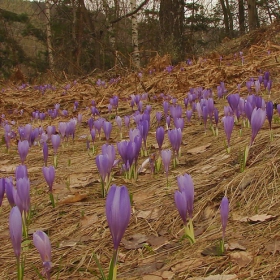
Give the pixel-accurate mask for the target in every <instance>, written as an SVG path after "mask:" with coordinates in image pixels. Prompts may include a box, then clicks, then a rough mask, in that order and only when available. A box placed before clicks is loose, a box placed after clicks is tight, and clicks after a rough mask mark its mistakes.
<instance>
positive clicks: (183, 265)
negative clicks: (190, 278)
mask: <svg viewBox="0 0 280 280" xmlns="http://www.w3.org/2000/svg"><path fill="white" fill-rule="evenodd" d="M202 264H203V262H202V261H201V260H199V259H190V260H187V261H184V262H180V263H178V264H176V265H174V266H172V267H171V270H172V271H173V272H175V273H179V272H183V271H186V270H189V268H191V269H192V270H194V269H196V268H197V267H199V266H201V265H202Z"/></svg>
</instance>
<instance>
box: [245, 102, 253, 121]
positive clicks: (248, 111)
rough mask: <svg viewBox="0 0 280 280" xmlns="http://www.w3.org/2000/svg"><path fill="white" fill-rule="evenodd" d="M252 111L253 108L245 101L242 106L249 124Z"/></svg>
mask: <svg viewBox="0 0 280 280" xmlns="http://www.w3.org/2000/svg"><path fill="white" fill-rule="evenodd" d="M253 109H254V108H253V106H252V103H251V102H249V101H248V100H247V101H246V102H245V105H244V112H245V115H246V117H247V119H248V120H249V122H250V123H251V116H252V112H253Z"/></svg>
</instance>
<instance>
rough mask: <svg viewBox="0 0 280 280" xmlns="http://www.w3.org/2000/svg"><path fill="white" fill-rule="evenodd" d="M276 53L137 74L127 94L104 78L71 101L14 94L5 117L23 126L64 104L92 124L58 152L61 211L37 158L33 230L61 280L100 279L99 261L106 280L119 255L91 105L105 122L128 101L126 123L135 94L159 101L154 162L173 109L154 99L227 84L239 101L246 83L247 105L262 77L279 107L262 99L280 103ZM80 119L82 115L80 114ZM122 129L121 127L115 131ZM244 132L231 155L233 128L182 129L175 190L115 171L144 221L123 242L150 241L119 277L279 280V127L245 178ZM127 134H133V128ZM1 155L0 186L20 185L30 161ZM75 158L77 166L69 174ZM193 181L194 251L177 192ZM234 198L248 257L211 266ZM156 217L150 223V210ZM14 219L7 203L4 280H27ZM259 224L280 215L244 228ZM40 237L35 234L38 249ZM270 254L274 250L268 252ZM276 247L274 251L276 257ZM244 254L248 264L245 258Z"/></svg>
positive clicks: (154, 178)
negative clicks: (160, 122) (21, 168)
mask: <svg viewBox="0 0 280 280" xmlns="http://www.w3.org/2000/svg"><path fill="white" fill-rule="evenodd" d="M270 51H271V52H272V54H271V55H269V56H268V55H267V49H266V46H265V45H264V46H262V45H258V46H251V49H250V51H248V52H247V53H245V65H244V66H242V65H241V61H239V60H234V59H232V57H233V55H232V54H231V55H228V57H224V59H223V61H222V63H221V65H220V63H219V59H216V58H213V59H207V60H205V61H204V60H199V61H197V62H196V63H194V65H193V66H190V67H186V70H185V71H180V68H179V66H178V67H176V68H175V69H174V70H173V72H172V73H171V74H167V73H166V72H162V71H161V72H156V73H155V74H153V75H152V76H149V75H148V74H145V73H144V76H143V78H142V80H141V81H139V79H138V78H137V76H135V74H133V73H131V74H128V75H127V76H124V77H122V78H121V81H120V82H119V83H118V84H114V85H111V86H108V87H107V88H99V87H96V86H95V80H94V78H93V77H87V78H84V79H83V80H79V81H78V83H77V85H75V86H72V88H71V89H70V90H69V91H68V93H67V94H66V95H62V92H63V85H61V84H60V85H58V88H57V90H56V91H55V92H47V93H46V94H45V95H43V96H42V95H41V94H40V93H38V92H37V91H34V90H33V88H32V87H28V88H27V89H25V90H18V89H16V88H15V87H14V86H11V87H10V88H8V89H6V91H5V92H4V93H3V94H2V98H1V100H0V104H1V108H2V113H5V114H6V117H7V119H8V120H16V121H17V125H24V124H26V123H27V122H29V121H30V116H31V112H32V111H33V110H35V109H36V110H41V111H46V110H47V109H48V108H53V105H54V104H55V103H60V104H61V108H62V109H68V110H69V112H72V107H73V102H74V101H75V100H78V101H79V102H80V105H79V110H78V112H80V113H82V114H83V119H84V122H83V123H82V125H81V126H79V127H78V129H77V133H76V137H75V141H74V142H72V141H70V140H69V142H68V143H67V142H64V143H63V145H62V146H61V147H60V148H59V152H58V168H57V170H56V180H55V186H54V191H55V196H56V197H57V198H58V200H59V201H60V202H61V203H60V204H58V205H57V207H56V208H55V209H53V208H52V207H51V205H50V203H49V199H48V194H47V187H46V183H45V181H44V178H43V176H42V172H41V168H42V165H43V157H42V151H41V147H39V146H32V148H31V149H30V152H29V154H28V156H27V162H26V164H27V167H28V171H29V177H30V181H31V201H32V211H31V223H30V232H33V231H34V230H36V229H44V230H45V231H46V232H47V233H48V235H49V236H50V239H51V242H52V254H53V256H52V261H53V270H52V279H56V278H57V277H58V279H97V278H98V275H99V272H98V268H97V266H96V264H95V262H94V259H93V257H92V252H95V253H96V254H97V255H98V257H99V258H100V262H101V263H102V265H103V267H104V268H105V271H106V272H107V268H108V263H109V261H110V257H111V254H112V242H111V237H110V232H109V229H108V226H107V222H106V217H105V211H104V205H105V199H103V198H101V196H100V184H99V182H98V179H99V174H98V171H97V168H96V165H95V155H92V154H91V153H89V152H88V151H87V150H86V140H85V139H84V138H83V137H82V136H83V135H88V134H89V131H88V127H87V124H86V121H87V119H88V118H89V117H90V112H89V110H88V109H87V108H86V107H87V106H90V102H91V100H92V99H94V100H95V101H96V103H97V106H98V108H99V109H100V110H101V114H102V116H105V117H107V118H109V117H110V116H109V115H108V113H107V104H108V101H109V98H110V97H111V96H112V95H113V94H118V95H119V96H120V99H121V100H120V110H119V112H120V113H119V114H120V115H121V116H124V115H126V114H130V113H131V109H130V108H129V106H128V103H129V102H128V101H127V97H129V96H130V94H133V93H142V92H143V91H144V89H146V90H147V91H148V92H149V96H150V97H151V100H150V101H149V102H147V103H149V104H151V105H152V107H153V112H152V128H151V131H150V133H149V136H148V147H151V152H155V153H156V154H158V150H157V149H156V148H154V147H153V146H154V145H155V144H156V140H155V133H154V131H155V117H154V115H155V114H154V112H156V111H157V110H162V107H161V106H162V102H161V101H160V102H158V101H155V100H153V98H152V97H153V96H154V95H158V94H159V93H161V92H164V93H168V94H171V95H172V96H174V97H176V98H178V100H179V103H181V104H182V101H183V97H185V95H186V92H187V91H188V89H189V88H190V87H197V86H204V87H210V88H212V89H214V92H215V88H216V86H217V84H218V83H219V82H220V81H222V80H224V81H225V82H226V86H227V88H228V92H229V93H231V92H235V91H236V84H237V83H243V84H242V95H243V96H246V95H247V92H246V89H245V81H246V80H247V79H248V78H250V77H257V76H258V72H257V70H258V69H263V70H270V71H271V73H272V78H273V82H274V84H273V90H272V95H271V97H269V96H267V95H266V93H264V95H263V98H264V99H265V100H266V101H267V100H269V99H270V98H271V99H272V100H273V101H274V102H277V103H279V97H280V96H279V93H278V90H277V89H278V86H279V69H278V68H279V66H278V63H277V62H276V61H277V59H278V57H279V54H280V51H279V49H277V48H276V47H275V48H273V47H271V48H270ZM165 61H166V60H165ZM229 63H230V65H228V64H229ZM158 65H159V62H158V61H157V67H161V66H158ZM150 67H151V68H152V67H153V65H151V66H150ZM145 71H146V70H145ZM145 71H144V72H145ZM147 72H148V69H147ZM7 87H8V86H6V88H7ZM215 101H216V104H215V106H217V107H218V108H219V110H220V112H222V110H223V106H224V105H225V104H226V101H225V100H217V99H216V98H215ZM21 109H24V113H23V115H22V116H20V114H19V111H20V110H21ZM78 112H73V113H71V114H72V115H73V116H76V115H77V113H78ZM275 114H276V112H275ZM221 115H222V113H220V116H221ZM67 119H69V117H68V118H63V117H59V118H58V119H55V120H51V119H47V120H45V121H43V123H42V124H40V123H34V124H33V126H34V127H36V126H39V125H42V126H43V127H44V128H46V127H47V125H50V124H52V125H57V124H58V122H59V121H63V120H67ZM113 123H114V121H113ZM113 125H114V128H116V124H115V123H114V124H113ZM239 128H240V125H236V126H235V128H234V131H233V135H232V138H231V152H230V154H227V153H226V151H225V148H224V140H225V135H224V132H223V128H222V124H220V125H219V136H218V137H216V136H213V135H212V133H211V131H210V130H208V129H207V132H206V133H205V132H204V126H203V125H202V124H201V122H200V121H199V120H197V119H192V122H191V124H186V126H185V128H184V131H183V144H182V156H181V158H180V164H179V165H178V166H177V167H176V168H172V169H171V172H170V182H171V186H170V188H166V187H165V186H166V179H165V176H164V174H163V172H160V173H159V174H156V175H152V174H150V173H149V172H146V173H144V174H141V175H140V176H139V179H138V180H137V182H134V181H128V180H125V179H124V178H123V176H122V175H120V174H119V172H118V169H117V168H116V169H115V170H114V171H115V176H114V178H115V180H114V183H116V184H117V185H126V186H127V187H128V189H129V191H130V192H131V193H132V194H133V200H134V203H133V214H132V217H131V221H130V224H129V227H128V229H127V231H126V233H125V236H124V242H125V240H129V239H131V237H132V236H133V235H135V234H142V235H143V236H142V237H143V238H144V239H145V238H146V239H145V240H147V241H146V242H145V244H146V245H145V246H141V245H140V246H139V248H136V249H126V248H125V246H124V245H123V244H122V245H121V248H120V258H119V260H120V265H119V274H118V275H119V278H122V279H190V278H191V277H205V276H208V275H217V274H236V275H237V277H238V279H280V275H279V268H280V265H279V263H280V262H279V261H280V256H279V250H280V248H279V245H278V244H279V241H278V240H279V226H278V222H279V218H278V213H279V206H280V195H279V173H278V170H279V166H280V155H279V152H278V151H279V148H278V147H279V144H280V138H279V135H280V125H279V124H278V123H273V134H274V140H273V141H270V137H269V134H270V132H269V129H268V123H267V122H266V123H265V125H264V127H263V128H262V130H261V131H260V133H259V134H258V136H257V138H256V141H255V144H254V145H253V146H252V148H251V150H250V155H249V159H248V163H247V167H246V169H245V171H244V172H243V173H240V166H239V156H240V152H241V150H242V149H244V147H245V146H246V145H248V143H249V139H250V133H251V132H250V129H248V128H247V129H243V131H242V135H241V136H240V134H239ZM1 135H3V129H2V128H1ZM123 135H124V136H127V130H125V131H124V133H123ZM104 141H105V140H104V139H103V138H102V139H101V140H97V141H96V146H97V150H98V151H97V153H99V151H100V149H99V148H100V146H101V145H102V144H103V143H104ZM117 141H119V135H118V130H117V129H115V130H114V132H113V134H112V137H111V140H110V142H111V143H112V144H116V142H117ZM164 143H165V144H164V145H165V147H169V146H170V145H169V142H168V139H167V136H166V137H165V142H164ZM208 143H209V147H208V148H207V149H206V150H205V151H203V152H201V153H196V154H190V153H188V151H189V150H191V149H192V148H196V147H199V146H202V145H205V144H208ZM0 149H1V154H0V165H1V166H0V173H1V177H7V176H14V169H15V167H16V166H17V165H18V164H19V163H20V160H19V156H18V154H17V145H16V142H14V143H12V148H11V150H10V152H9V154H8V153H6V152H5V147H4V144H3V143H2V145H1V147H0ZM51 150H52V149H51V148H50V153H51V154H50V157H49V164H52V151H51ZM69 159H71V165H68V160H69ZM143 160H144V158H141V159H140V162H142V161H143ZM184 173H189V174H191V176H192V178H193V180H194V184H195V204H194V208H195V209H194V213H195V216H194V226H195V230H196V240H197V242H196V243H195V244H194V245H193V246H190V244H189V243H188V242H187V241H186V240H183V241H181V240H180V239H181V236H182V234H183V231H182V222H181V220H180V217H179V215H178V213H177V210H176V208H175V206H174V199H173V195H174V191H175V190H176V189H177V184H176V177H177V176H178V175H179V174H184ZM77 193H80V194H86V199H85V200H83V201H78V202H75V203H67V204H66V203H63V202H64V201H65V197H67V196H68V195H69V194H77ZM224 194H226V195H227V196H228V197H229V199H230V213H231V214H230V218H229V223H228V228H227V232H226V234H227V242H228V243H234V242H238V243H239V244H242V245H243V246H244V247H245V248H246V251H245V253H241V254H240V253H238V252H239V251H237V250H235V251H230V250H229V251H227V253H226V254H225V255H224V256H220V257H217V256H202V255H201V252H202V251H203V250H204V249H205V248H207V247H208V246H210V245H213V244H215V243H217V242H218V241H219V239H220V238H221V226H220V215H219V204H220V201H221V198H222V197H223V196H224ZM148 210H149V211H150V212H149V213H150V215H148V214H149V213H148V212H145V211H148ZM9 211H10V207H9V205H8V202H7V200H6V198H5V199H4V201H3V205H2V207H1V210H0V213H1V218H0V219H1V223H0V242H1V244H2V250H1V257H0V260H1V261H0V278H1V279H15V278H16V275H15V272H16V268H15V258H14V254H13V251H12V246H11V242H10V239H9V232H8V215H9ZM255 214H271V215H273V216H275V217H274V218H273V219H270V220H267V221H264V222H259V223H249V222H241V221H240V219H239V217H251V216H253V215H255ZM143 215H144V217H143ZM145 215H146V216H145ZM151 236H152V237H151ZM154 237H157V238H154ZM31 238H32V236H31V235H30V237H29V239H30V240H31ZM268 245H270V247H267V246H268ZM271 246H272V247H273V246H274V250H271V249H269V248H271ZM277 246H278V247H277ZM24 254H25V255H26V267H25V275H26V278H25V279H38V277H37V275H36V273H35V270H34V267H37V268H39V269H41V268H40V267H41V260H40V259H39V254H38V253H37V251H36V249H35V248H34V247H33V245H32V244H30V245H29V246H27V247H25V251H24ZM238 254H240V255H239V257H236V255H238ZM242 254H244V255H242ZM148 276H150V278H149V277H148ZM197 279H198V278H197ZM199 279H200V278H199Z"/></svg>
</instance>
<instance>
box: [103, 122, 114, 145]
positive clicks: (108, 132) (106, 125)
mask: <svg viewBox="0 0 280 280" xmlns="http://www.w3.org/2000/svg"><path fill="white" fill-rule="evenodd" d="M103 131H104V134H105V137H106V140H107V141H109V139H110V135H111V131H112V124H111V123H110V122H106V121H105V122H104V123H103Z"/></svg>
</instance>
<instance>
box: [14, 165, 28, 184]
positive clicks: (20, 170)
mask: <svg viewBox="0 0 280 280" xmlns="http://www.w3.org/2000/svg"><path fill="white" fill-rule="evenodd" d="M15 174H16V180H19V179H20V178H27V177H28V173H27V168H26V165H23V164H20V165H18V166H17V167H16V171H15Z"/></svg>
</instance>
